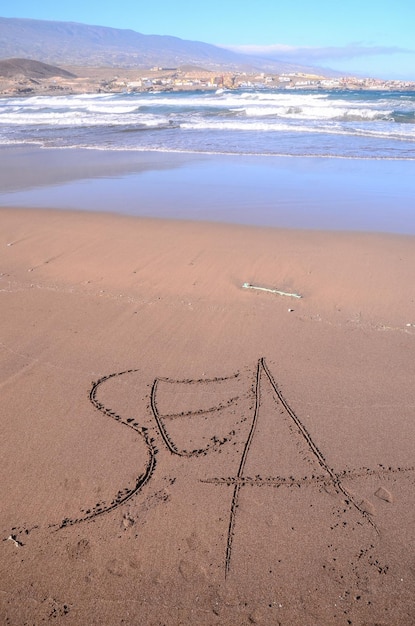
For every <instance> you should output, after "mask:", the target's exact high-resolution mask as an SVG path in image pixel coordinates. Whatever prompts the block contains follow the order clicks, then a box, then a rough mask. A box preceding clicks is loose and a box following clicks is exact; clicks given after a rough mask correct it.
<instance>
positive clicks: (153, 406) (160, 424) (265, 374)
mask: <svg viewBox="0 0 415 626" xmlns="http://www.w3.org/2000/svg"><path fill="white" fill-rule="evenodd" d="M139 371H140V370H138V369H129V370H126V371H124V372H118V373H113V374H109V375H107V376H104V377H102V378H100V379H99V380H98V381H97V382H94V383H93V385H92V388H91V390H90V392H89V400H90V402H91V403H92V404H93V406H94V407H95V408H96V409H97V410H98V411H100V412H101V413H103V414H104V415H106V416H108V417H110V418H112V419H114V420H116V421H117V422H120V423H121V424H123V425H124V426H126V427H128V428H130V429H132V430H134V431H135V432H136V433H138V434H139V435H140V437H141V438H142V440H143V442H144V444H145V449H146V454H147V461H146V463H145V468H144V471H143V472H142V473H141V474H139V475H138V476H137V477H136V480H135V484H134V485H133V487H130V488H125V489H122V490H120V491H119V492H118V493H117V495H116V496H115V497H114V499H113V500H112V501H111V502H109V503H103V502H101V503H99V502H98V503H96V505H95V506H93V507H91V508H89V509H87V510H86V511H84V513H83V515H82V516H81V517H79V518H77V519H71V518H65V519H64V520H63V521H62V523H61V524H60V525H59V527H58V529H61V528H65V527H68V526H72V525H75V524H79V523H81V522H84V521H88V520H92V519H94V518H96V517H98V516H101V515H104V514H106V513H109V512H111V511H114V510H115V509H117V508H119V507H121V506H122V505H124V504H125V503H126V502H128V501H129V500H130V499H131V498H133V497H134V496H135V495H137V494H138V493H139V492H140V491H141V490H142V489H143V488H144V486H145V485H147V484H148V483H149V482H150V481H151V478H152V476H153V473H154V471H155V469H156V455H157V453H158V451H159V450H158V448H157V445H156V437H159V438H161V441H162V444H161V445H162V446H164V447H165V448H166V449H167V450H168V451H169V452H170V453H171V454H173V455H177V456H179V457H182V458H191V457H198V456H202V455H203V456H206V455H208V454H211V453H214V452H217V451H219V450H220V449H221V447H222V446H223V445H226V444H229V443H231V442H233V441H234V439H235V437H237V435H238V434H239V435H240V433H241V431H242V430H247V431H248V432H247V436H246V440H245V441H244V442H243V449H242V454H241V457H240V461H239V466H238V470H237V472H236V474H235V475H234V476H230V477H214V478H203V479H201V480H200V483H202V484H203V483H205V484H213V485H218V486H220V485H225V486H228V487H229V486H231V487H233V494H232V499H231V505H230V511H229V522H228V530H227V540H226V554H225V558H224V561H225V563H224V569H225V577H226V576H227V575H228V574H229V572H230V568H231V560H232V549H233V539H234V535H235V522H236V518H237V509H238V501H239V497H240V493H241V489H242V488H243V487H245V486H248V485H249V486H264V485H265V486H273V487H280V486H286V487H294V486H301V485H307V484H312V483H313V484H318V483H321V484H324V485H330V486H331V487H332V488H334V490H335V492H336V493H337V494H338V495H339V496H340V497H341V498H342V499H343V501H344V502H345V503H346V504H347V505H349V506H350V507H352V508H354V509H355V510H356V511H357V512H358V514H359V515H360V517H361V518H362V520H363V521H364V522H365V523H367V524H368V525H369V526H370V527H371V528H372V529H373V531H374V532H375V533H378V532H379V531H378V528H377V525H376V523H375V521H374V520H373V518H372V517H371V515H370V513H368V512H367V511H366V510H365V508H363V506H362V504H361V503H359V502H358V501H357V500H356V498H355V496H354V495H353V494H352V493H350V492H349V490H348V489H347V488H346V487H345V486H344V484H343V482H342V480H343V479H348V480H350V479H353V478H357V477H359V476H370V475H373V474H376V475H388V474H390V473H394V472H402V471H413V470H414V467H410V468H392V467H389V468H386V467H383V466H379V468H378V469H376V470H370V469H368V468H363V469H362V470H360V471H358V470H356V471H355V470H351V471H349V470H342V471H335V470H334V469H333V468H332V467H331V466H330V465H329V463H328V462H327V460H326V458H325V457H324V455H323V453H322V452H321V450H320V449H319V447H318V446H317V445H316V443H315V441H314V440H313V438H312V436H311V435H310V433H309V431H308V430H307V428H306V427H305V425H304V424H303V423H302V421H301V420H300V418H299V417H298V416H297V415H296V413H295V412H294V411H293V409H292V408H291V407H290V405H289V404H288V402H287V401H286V399H285V398H284V396H283V394H282V392H281V390H280V389H279V387H278V385H277V383H276V381H275V379H274V377H273V375H272V373H271V371H270V369H269V367H268V365H267V363H266V360H265V358H264V357H262V358H260V359H259V360H258V362H257V365H256V371H255V376H254V384H253V388H252V390H251V391H252V395H253V399H254V404H253V414H252V417H251V418H250V420H249V417H246V416H242V418H238V419H237V418H234V420H233V424H232V425H231V427H230V429H229V428H228V429H226V427H225V426H221V432H220V433H219V432H216V433H215V434H213V436H211V437H208V438H207V439H208V440H207V442H206V441H205V442H204V443H203V444H201V445H199V447H196V448H194V449H190V450H189V449H187V447H184V443H183V442H182V445H181V446H180V445H179V442H178V434H177V432H176V434H175V435H173V434H172V426H170V428H169V424H170V425H172V424H173V423H174V422H175V418H183V417H184V418H194V417H197V416H203V417H205V419H206V420H212V419H213V418H214V416H215V415H221V413H222V412H223V411H224V410H225V409H229V408H234V407H235V406H237V402H238V400H239V399H240V398H239V396H238V395H236V396H233V397H230V398H229V399H228V400H227V401H226V402H222V403H217V404H216V405H213V406H206V407H204V408H199V409H197V408H193V409H191V410H187V409H185V410H181V411H180V410H177V411H175V409H174V407H173V412H170V413H165V412H164V413H163V412H162V411H160V409H159V403H160V398H159V395H160V386H161V385H162V386H163V387H164V388H165V389H166V388H169V386H173V385H177V384H180V385H184V386H185V387H187V386H189V385H193V386H195V385H200V386H201V387H202V388H207V387H210V386H214V385H217V386H220V385H222V384H224V385H226V384H227V383H228V382H231V381H234V382H235V381H238V379H239V373H235V374H233V375H231V376H228V377H222V378H220V377H218V378H210V379H207V378H205V379H198V380H196V379H186V380H173V379H169V378H162V377H158V378H155V379H154V380H153V383H152V386H151V393H150V411H151V417H152V419H153V421H154V428H153V430H154V431H155V432H154V436H152V435H151V434H150V429H149V428H146V427H144V426H141V425H140V424H139V423H138V421H136V420H135V419H134V418H131V417H129V418H125V417H122V416H121V415H120V414H119V413H117V412H116V411H114V410H113V409H111V408H109V407H107V406H105V404H104V403H102V402H101V401H100V400H99V399H98V391H99V390H100V388H101V387H102V386H103V385H104V384H105V383H107V382H109V381H114V380H115V379H116V378H117V377H122V376H126V375H128V374H134V373H137V372H139ZM264 382H265V384H266V383H268V385H269V386H270V389H271V391H272V394H273V395H274V398H275V399H276V400H277V402H278V404H279V405H280V408H282V410H283V412H284V416H285V418H286V419H288V422H289V423H290V425H291V429H290V430H291V432H292V433H293V435H294V437H296V438H297V439H298V438H300V440H301V441H302V442H303V444H305V447H306V449H307V450H308V457H310V459H313V460H314V462H316V463H317V464H318V466H319V467H320V468H321V473H320V475H315V474H313V475H312V476H311V477H308V478H307V477H305V478H302V479H300V480H296V479H295V478H294V477H292V476H291V477H276V476H266V477H259V476H256V477H255V478H251V477H249V476H246V475H245V470H246V464H247V459H248V456H250V454H252V450H251V447H252V442H253V440H254V438H255V434H256V432H257V427H258V417H259V410H260V407H261V387H262V386H263V385H264ZM172 388H173V387H172ZM167 397H169V394H168V393H167ZM164 402H166V401H164ZM181 408H182V409H183V405H182V407H181ZM243 422H245V424H244V426H243V427H242V423H243ZM193 432H195V431H193ZM205 439H206V438H205ZM173 482H174V480H173Z"/></svg>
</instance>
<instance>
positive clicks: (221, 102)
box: [0, 89, 415, 234]
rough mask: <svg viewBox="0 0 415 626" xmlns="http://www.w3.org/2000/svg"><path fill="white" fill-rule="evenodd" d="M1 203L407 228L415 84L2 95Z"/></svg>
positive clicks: (414, 226) (414, 206) (413, 215)
mask: <svg viewBox="0 0 415 626" xmlns="http://www.w3.org/2000/svg"><path fill="white" fill-rule="evenodd" d="M0 165H1V167H0V206H33V207H38V206H42V207H60V208H68V209H85V210H101V211H112V212H114V211H115V212H120V213H127V214H132V215H144V216H155V217H168V218H174V219H177V218H185V219H202V220H215V221H226V222H236V223H244V224H256V225H262V226H282V227H295V228H298V227H301V228H325V229H343V230H360V231H361V230H371V231H383V232H385V231H386V232H398V233H409V234H415V92H410V91H408V92H402V91H399V92H391V91H382V92H380V91H379V92H378V91H320V90H319V91H300V90H298V91H289V90H279V91H277V90H272V89H259V90H258V89H256V90H236V91H220V92H217V93H215V92H213V91H212V92H197V91H192V92H180V93H173V92H165V93H119V94H94V95H90V94H88V95H74V96H32V97H19V98H3V99H1V100H0Z"/></svg>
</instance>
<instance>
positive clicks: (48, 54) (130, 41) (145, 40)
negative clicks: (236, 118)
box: [0, 17, 330, 75]
mask: <svg viewBox="0 0 415 626" xmlns="http://www.w3.org/2000/svg"><path fill="white" fill-rule="evenodd" d="M10 57H26V58H28V59H35V60H38V61H42V62H44V63H49V64H55V65H87V66H96V67H97V66H113V67H124V68H127V67H136V68H151V67H154V66H157V67H178V66H181V65H199V66H203V67H204V68H206V69H210V70H218V71H220V70H238V71H269V72H275V73H280V72H308V73H320V74H325V75H329V74H330V73H329V72H327V71H322V70H321V69H317V68H315V67H314V68H313V67H304V66H299V65H293V64H290V63H285V62H279V61H275V60H270V59H261V58H258V57H250V56H247V55H243V54H239V53H237V52H232V51H231V50H226V49H224V48H219V47H218V46H214V45H211V44H207V43H203V42H200V41H187V40H184V39H179V38H178V37H170V36H163V35H143V34H141V33H138V32H135V31H133V30H124V29H117V28H108V27H104V26H89V25H87V24H78V23H74V22H50V21H45V20H32V19H18V18H4V17H0V59H7V58H10Z"/></svg>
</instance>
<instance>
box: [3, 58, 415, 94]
mask: <svg viewBox="0 0 415 626" xmlns="http://www.w3.org/2000/svg"><path fill="white" fill-rule="evenodd" d="M31 63H32V66H33V67H34V65H35V64H36V63H37V62H36V61H32V62H31ZM43 65H44V64H43ZM47 67H51V68H53V66H47ZM54 69H55V70H56V72H55V73H54V72H53V69H52V70H49V71H48V72H44V73H43V74H42V73H41V72H38V71H34V69H33V70H32V71H30V69H29V70H27V69H25V70H24V71H23V70H21V71H20V72H19V70H16V71H15V72H14V74H13V75H1V74H0V96H3V97H7V96H9V97H10V96H19V95H21V96H27V95H50V94H62V95H68V94H80V93H122V92H127V93H130V92H172V91H189V90H206V91H210V90H215V91H217V90H221V89H227V90H232V89H280V90H374V91H415V82H409V81H400V80H382V79H376V78H362V77H353V76H346V77H343V76H323V75H317V74H306V73H301V72H290V73H280V74H271V73H265V72H258V73H255V72H229V71H228V72H223V71H222V72H221V71H217V72H215V71H211V70H205V69H202V68H200V67H193V66H183V67H179V68H163V67H153V68H151V69H148V70H143V69H134V68H127V69H126V68H113V67H100V68H97V67H76V66H70V67H65V68H57V67H56V68H54Z"/></svg>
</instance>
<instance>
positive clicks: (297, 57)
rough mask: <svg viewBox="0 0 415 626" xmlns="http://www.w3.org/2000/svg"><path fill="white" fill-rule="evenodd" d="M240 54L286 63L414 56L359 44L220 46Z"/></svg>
mask: <svg viewBox="0 0 415 626" xmlns="http://www.w3.org/2000/svg"><path fill="white" fill-rule="evenodd" d="M221 47H222V48H227V49H228V50H233V51H234V52H239V53H240V54H247V55H249V56H257V57H266V58H268V59H275V60H281V61H283V60H284V61H287V62H291V63H294V62H297V63H298V62H304V61H306V62H307V63H310V62H313V61H319V62H321V61H322V60H324V61H326V60H337V59H355V58H358V57H368V56H380V55H391V54H414V51H413V50H408V49H406V48H399V47H398V46H365V45H362V44H359V43H353V44H349V45H347V46H326V47H313V46H298V47H296V46H287V45H284V44H274V45H270V46H255V45H252V46H250V45H246V46H221Z"/></svg>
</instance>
